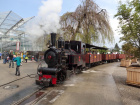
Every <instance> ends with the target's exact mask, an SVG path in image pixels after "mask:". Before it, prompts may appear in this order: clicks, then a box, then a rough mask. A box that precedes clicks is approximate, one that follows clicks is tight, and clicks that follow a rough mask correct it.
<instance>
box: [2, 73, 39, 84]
mask: <svg viewBox="0 0 140 105" xmlns="http://www.w3.org/2000/svg"><path fill="white" fill-rule="evenodd" d="M32 75H36V74H30V75H28V74H27V76H24V77H22V78H19V79H16V80H13V81H10V82H8V83H5V84H2V85H0V87H3V86H6V85H8V84H11V83H13V82H16V81H19V80H22V79H24V78H27V77H30V78H33V77H31V76H32Z"/></svg>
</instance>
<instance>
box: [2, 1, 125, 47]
mask: <svg viewBox="0 0 140 105" xmlns="http://www.w3.org/2000/svg"><path fill="white" fill-rule="evenodd" d="M41 1H42V0H0V12H4V11H10V10H12V11H13V12H15V13H17V14H18V15H19V16H21V17H23V18H27V17H32V16H37V14H38V10H39V7H40V6H41V5H42V2H41ZM81 1H82V0H63V5H62V11H61V13H60V15H62V14H64V13H66V12H67V11H74V10H75V9H76V7H77V6H78V5H79V4H80V3H81ZM121 1H125V0H121ZM94 2H95V3H96V4H98V5H99V7H101V8H103V9H106V10H107V12H108V15H109V17H110V23H111V26H112V28H113V30H114V36H115V43H119V37H120V36H119V35H118V34H119V33H118V32H116V31H115V30H116V29H117V25H118V21H117V19H114V18H113V16H114V15H115V13H116V12H117V5H118V0H94ZM119 45H121V43H120V44H119ZM113 46H114V44H113V45H112V46H111V47H113Z"/></svg>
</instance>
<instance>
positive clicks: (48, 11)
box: [26, 0, 63, 38]
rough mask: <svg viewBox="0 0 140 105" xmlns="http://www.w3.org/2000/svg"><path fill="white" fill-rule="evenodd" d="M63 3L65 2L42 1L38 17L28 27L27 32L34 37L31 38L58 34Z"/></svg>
mask: <svg viewBox="0 0 140 105" xmlns="http://www.w3.org/2000/svg"><path fill="white" fill-rule="evenodd" d="M62 1H63V0H47V1H46V0H43V1H42V6H41V7H40V8H39V12H38V15H37V16H36V17H35V18H34V19H33V20H32V21H31V22H29V23H28V24H27V26H26V32H27V33H28V34H29V35H31V36H33V37H31V38H35V37H40V36H42V35H45V34H50V33H52V32H54V33H56V32H57V29H59V28H60V24H59V20H60V16H59V13H60V12H61V9H62Z"/></svg>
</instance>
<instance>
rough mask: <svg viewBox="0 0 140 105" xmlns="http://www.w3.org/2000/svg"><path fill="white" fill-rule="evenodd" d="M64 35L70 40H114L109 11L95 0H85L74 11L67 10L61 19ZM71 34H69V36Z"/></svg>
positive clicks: (91, 41)
mask: <svg viewBox="0 0 140 105" xmlns="http://www.w3.org/2000/svg"><path fill="white" fill-rule="evenodd" d="M60 24H61V27H62V30H63V31H64V36H67V37H65V38H66V39H69V40H77V39H78V40H80V41H83V42H85V43H88V44H91V43H93V42H96V43H97V42H101V43H105V41H109V42H113V39H114V35H113V31H112V28H111V27H110V24H109V19H108V15H107V11H106V10H105V9H101V8H100V7H99V6H98V5H97V4H96V3H95V2H93V0H83V1H82V3H81V4H80V5H79V6H78V7H77V8H76V10H75V11H74V12H67V13H65V14H64V15H63V16H62V17H61V21H60ZM68 35H69V36H68Z"/></svg>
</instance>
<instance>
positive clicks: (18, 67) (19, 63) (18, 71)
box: [14, 53, 21, 76]
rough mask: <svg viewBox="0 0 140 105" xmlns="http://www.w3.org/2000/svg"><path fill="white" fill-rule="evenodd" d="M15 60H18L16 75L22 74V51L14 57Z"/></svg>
mask: <svg viewBox="0 0 140 105" xmlns="http://www.w3.org/2000/svg"><path fill="white" fill-rule="evenodd" d="M14 61H15V62H16V65H17V67H16V73H15V75H16V76H20V65H21V57H20V53H18V56H17V57H16V58H15V59H14Z"/></svg>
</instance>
